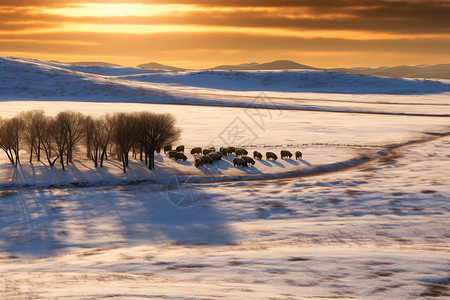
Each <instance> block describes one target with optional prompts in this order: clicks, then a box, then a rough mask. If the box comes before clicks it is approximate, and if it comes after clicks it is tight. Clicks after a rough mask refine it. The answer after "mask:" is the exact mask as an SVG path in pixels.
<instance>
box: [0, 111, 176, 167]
mask: <svg viewBox="0 0 450 300" xmlns="http://www.w3.org/2000/svg"><path fill="white" fill-rule="evenodd" d="M175 123H176V120H175V117H174V116H173V115H172V114H169V113H165V114H155V113H151V112H135V113H114V114H106V115H103V116H101V117H96V118H94V117H91V116H86V115H83V114H82V113H80V112H74V111H62V112H59V113H58V114H57V115H56V116H47V115H45V113H44V111H43V110H32V111H26V112H21V113H20V114H18V115H16V116H14V117H12V118H9V119H0V148H1V149H3V150H4V151H5V153H6V155H7V156H8V159H9V160H10V161H11V163H12V164H14V165H15V166H17V164H19V163H20V152H21V150H26V151H27V152H28V154H29V159H30V160H29V161H30V163H31V162H32V161H33V159H35V160H37V161H41V159H42V157H44V159H46V160H47V161H48V163H49V165H50V166H54V164H55V163H56V162H57V161H59V162H60V164H61V166H62V169H63V170H65V165H67V164H69V163H72V162H73V157H74V154H75V153H77V152H80V151H82V150H85V151H86V155H87V158H89V159H91V160H92V161H93V162H94V164H95V166H96V167H97V166H100V167H102V166H103V161H104V160H105V159H108V155H110V156H111V155H113V156H115V157H116V158H117V159H118V160H120V161H121V162H122V166H123V171H124V172H126V167H128V158H129V154H130V152H131V151H133V153H134V154H135V155H137V154H138V153H139V155H140V160H141V161H142V160H144V158H145V164H146V165H148V167H149V169H153V168H154V167H155V159H154V158H155V152H159V151H160V149H161V148H162V147H163V146H164V145H169V144H173V143H174V142H175V141H176V140H177V139H178V138H179V137H180V133H181V130H180V129H179V128H177V127H176V126H175Z"/></svg>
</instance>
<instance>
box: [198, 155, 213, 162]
mask: <svg viewBox="0 0 450 300" xmlns="http://www.w3.org/2000/svg"><path fill="white" fill-rule="evenodd" d="M201 159H202V161H203V163H204V164H212V163H213V162H214V160H213V159H212V158H211V157H209V156H208V155H205V156H202V157H201Z"/></svg>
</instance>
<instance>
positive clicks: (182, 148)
mask: <svg viewBox="0 0 450 300" xmlns="http://www.w3.org/2000/svg"><path fill="white" fill-rule="evenodd" d="M175 150H177V151H178V152H183V153H184V145H180V146H178V147H176V148H175Z"/></svg>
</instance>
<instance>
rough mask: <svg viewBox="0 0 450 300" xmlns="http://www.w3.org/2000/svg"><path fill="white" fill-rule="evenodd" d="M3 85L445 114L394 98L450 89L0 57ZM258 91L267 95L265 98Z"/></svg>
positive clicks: (65, 97)
mask: <svg viewBox="0 0 450 300" xmlns="http://www.w3.org/2000/svg"><path fill="white" fill-rule="evenodd" d="M0 84H1V85H0V100H4V101H5V100H46V101H49V100H51V101H94V102H134V103H155V104H156V103H158V104H189V105H207V106H228V107H230V106H231V107H260V108H273V109H281V108H282V109H298V110H309V111H336V112H339V111H343V112H355V113H358V112H362V113H394V114H409V113H411V114H417V115H426V114H431V115H433V114H435V115H442V111H443V109H442V107H434V108H433V107H432V108H430V109H428V108H427V107H420V108H417V107H413V105H410V106H406V109H405V108H399V107H395V106H394V105H391V103H390V102H391V96H392V95H399V96H400V98H398V99H401V97H403V98H404V99H405V100H404V101H403V100H402V102H414V103H420V101H422V100H423V99H422V98H424V97H425V99H427V101H426V102H424V103H423V105H425V106H426V105H441V106H445V105H448V101H446V99H448V95H449V94H450V84H449V83H442V82H437V81H421V80H409V79H408V80H406V79H392V78H381V77H373V76H364V75H353V74H342V73H337V72H327V71H315V70H302V71H288V72H283V71H268V72H256V71H248V72H242V71H239V72H233V71H203V72H156V73H155V72H150V71H146V70H142V69H137V68H120V67H89V66H87V67H84V66H72V65H66V64H60V63H53V62H42V61H37V60H31V59H20V58H12V57H7V56H0ZM261 92H265V94H264V96H263V97H261V95H260V94H261ZM350 94H351V96H350ZM373 94H377V96H376V97H374V95H373ZM411 97H413V98H411ZM417 97H419V98H417ZM420 97H422V98H420ZM261 98H262V99H261ZM265 98H267V99H265ZM415 98H417V100H416V99H415ZM373 99H375V100H377V102H373V101H374V100H373ZM265 100H269V101H265ZM355 100H356V101H357V104H358V105H355V102H354V101H355ZM336 101H341V104H339V105H338V103H337V102H336ZM380 101H381V102H382V103H384V104H385V107H383V106H379V107H377V109H374V108H373V104H379V102H380ZM372 102H373V103H372ZM394 104H395V103H394ZM380 108H381V110H380ZM438 112H439V113H438Z"/></svg>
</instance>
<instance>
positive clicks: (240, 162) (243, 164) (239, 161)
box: [233, 157, 248, 167]
mask: <svg viewBox="0 0 450 300" xmlns="http://www.w3.org/2000/svg"><path fill="white" fill-rule="evenodd" d="M233 166H235V167H236V166H238V167H247V166H248V165H247V162H246V161H245V159H243V158H240V157H235V158H233Z"/></svg>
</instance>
